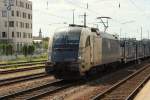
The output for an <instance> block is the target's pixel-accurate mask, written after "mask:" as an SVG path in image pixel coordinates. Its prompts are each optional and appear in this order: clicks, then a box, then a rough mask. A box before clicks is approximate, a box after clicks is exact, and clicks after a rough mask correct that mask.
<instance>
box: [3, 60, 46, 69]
mask: <svg viewBox="0 0 150 100" xmlns="http://www.w3.org/2000/svg"><path fill="white" fill-rule="evenodd" d="M45 61H46V60H39V61H30V62H17V63H5V64H0V67H5V66H13V65H26V64H33V63H35V64H36V63H40V62H45Z"/></svg>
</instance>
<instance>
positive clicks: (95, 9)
mask: <svg viewBox="0 0 150 100" xmlns="http://www.w3.org/2000/svg"><path fill="white" fill-rule="evenodd" d="M30 1H32V3H33V35H38V32H39V29H40V28H41V30H42V33H43V36H49V37H51V36H52V35H53V33H54V31H55V30H57V29H58V28H61V27H64V26H68V24H72V19H73V18H72V16H73V10H75V11H74V13H75V24H81V25H83V17H82V16H81V15H83V14H84V12H86V13H87V25H88V26H91V27H95V26H96V25H95V24H97V22H100V20H98V19H96V18H97V17H100V16H107V17H111V18H112V19H109V28H108V30H107V32H108V33H110V34H117V35H119V36H120V37H130V38H137V39H140V38H141V28H142V38H148V36H149V35H148V33H149V32H148V31H150V21H149V18H150V6H149V5H150V0H30ZM87 3H88V9H87ZM119 5H120V7H119ZM66 23H67V24H66ZM98 25H99V29H100V30H101V31H103V30H104V29H103V25H102V24H101V23H99V24H98Z"/></svg>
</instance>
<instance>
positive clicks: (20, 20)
mask: <svg viewBox="0 0 150 100" xmlns="http://www.w3.org/2000/svg"><path fill="white" fill-rule="evenodd" d="M0 43H11V44H12V45H13V46H14V49H15V51H18V52H19V51H20V50H21V48H22V46H23V45H25V44H26V45H29V44H32V2H31V1H28V0H0Z"/></svg>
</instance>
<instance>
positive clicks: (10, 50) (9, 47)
mask: <svg viewBox="0 0 150 100" xmlns="http://www.w3.org/2000/svg"><path fill="white" fill-rule="evenodd" d="M13 53H14V50H13V46H12V45H11V44H7V45H6V55H12V54H13Z"/></svg>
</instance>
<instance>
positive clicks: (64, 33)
mask: <svg viewBox="0 0 150 100" xmlns="http://www.w3.org/2000/svg"><path fill="white" fill-rule="evenodd" d="M80 34H81V28H80V27H67V28H63V29H59V30H57V32H55V34H54V36H53V42H52V48H51V53H49V60H50V61H49V62H51V64H52V66H48V65H49V63H47V65H46V71H47V72H50V71H49V70H50V69H51V73H52V74H53V75H54V76H55V77H56V78H64V79H67V78H70V77H71V78H73V76H74V77H75V78H77V76H78V75H80V71H79V64H80V63H79V44H80Z"/></svg>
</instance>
